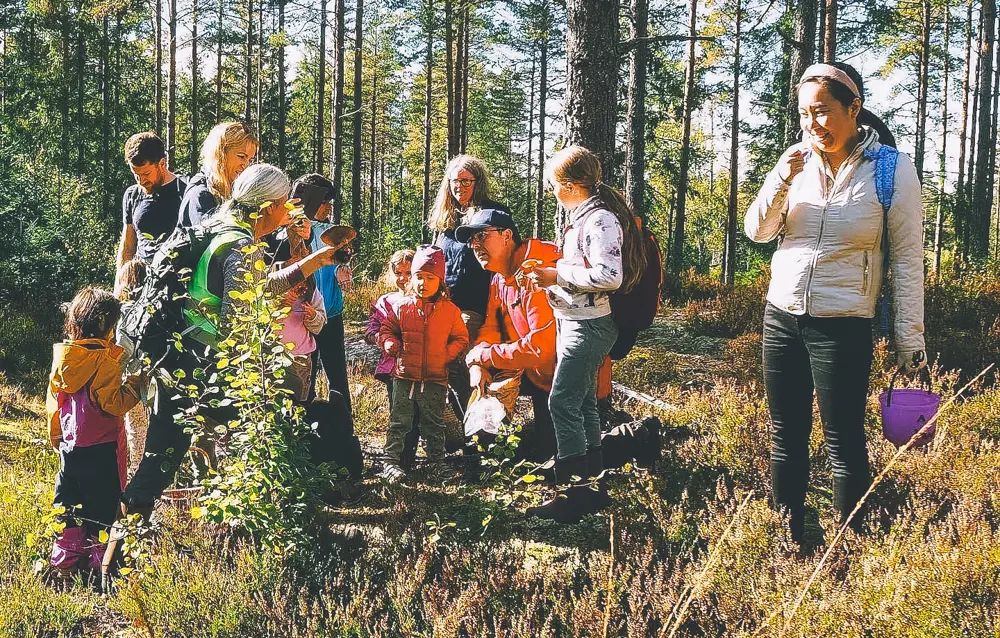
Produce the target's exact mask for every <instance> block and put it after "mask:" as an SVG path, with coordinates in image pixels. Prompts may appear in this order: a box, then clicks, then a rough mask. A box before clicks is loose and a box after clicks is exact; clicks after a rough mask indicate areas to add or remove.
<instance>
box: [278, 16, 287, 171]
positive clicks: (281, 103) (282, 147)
mask: <svg viewBox="0 0 1000 638" xmlns="http://www.w3.org/2000/svg"><path fill="white" fill-rule="evenodd" d="M278 32H279V37H280V38H281V44H280V45H279V46H278V166H279V167H281V169H282V170H284V168H285V164H286V159H287V158H286V157H285V152H286V145H287V143H288V133H287V131H286V130H285V122H286V119H287V115H288V114H287V112H286V109H287V99H288V98H287V89H286V87H285V1H284V0H278Z"/></svg>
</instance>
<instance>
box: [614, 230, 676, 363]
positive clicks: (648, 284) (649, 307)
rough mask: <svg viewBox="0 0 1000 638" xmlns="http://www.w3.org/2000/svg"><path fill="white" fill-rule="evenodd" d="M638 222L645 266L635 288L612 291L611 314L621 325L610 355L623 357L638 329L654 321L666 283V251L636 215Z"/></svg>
mask: <svg viewBox="0 0 1000 638" xmlns="http://www.w3.org/2000/svg"><path fill="white" fill-rule="evenodd" d="M636 224H637V225H638V226H639V229H640V232H641V233H642V244H643V249H644V250H645V252H646V269H645V270H643V271H642V276H640V277H639V281H637V282H635V285H634V286H632V290H629V291H628V292H625V291H623V290H620V289H619V290H617V291H615V292H613V293H611V299H610V300H611V316H612V318H613V319H614V320H615V325H616V326H618V340H617V341H615V345H614V346H612V348H611V358H612V359H613V360H615V361H618V360H619V359H624V358H625V356H626V355H627V354H628V353H629V352H631V351H632V348H633V347H634V346H635V340H636V338H637V337H638V335H639V332H641V331H643V330H645V329H646V328H648V327H650V326H651V325H653V319H655V318H656V313H657V311H659V309H660V286H661V285H662V284H663V254H662V253H661V252H660V245H659V244H658V243H657V241H656V236H655V235H653V233H651V232H649V229H648V228H645V227H644V226H643V225H642V221H641V220H640V219H639V218H638V217H637V218H636Z"/></svg>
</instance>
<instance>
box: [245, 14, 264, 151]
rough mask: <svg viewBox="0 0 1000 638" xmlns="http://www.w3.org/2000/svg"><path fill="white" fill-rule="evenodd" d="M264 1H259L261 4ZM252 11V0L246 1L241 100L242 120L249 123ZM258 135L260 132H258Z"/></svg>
mask: <svg viewBox="0 0 1000 638" xmlns="http://www.w3.org/2000/svg"><path fill="white" fill-rule="evenodd" d="M263 1H264V0H261V2H263ZM254 17H255V16H254V11H253V0H247V40H246V49H245V50H244V54H243V55H244V58H243V64H244V70H243V79H244V80H245V82H246V86H245V87H244V88H245V93H244V100H243V119H244V120H246V121H248V122H249V121H250V120H251V119H252V117H253V43H254V35H253V21H254ZM258 133H260V131H258Z"/></svg>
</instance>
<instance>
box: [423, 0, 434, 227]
mask: <svg viewBox="0 0 1000 638" xmlns="http://www.w3.org/2000/svg"><path fill="white" fill-rule="evenodd" d="M424 19H425V20H426V25H425V28H426V30H427V51H426V65H427V68H426V73H427V77H426V78H425V82H426V86H425V87H424V196H423V223H422V224H421V238H422V241H423V242H424V243H426V242H427V241H428V239H429V236H428V232H427V231H428V228H427V216H428V214H429V213H430V209H431V124H432V123H431V115H432V113H433V108H434V103H433V102H434V92H433V88H434V0H427V15H426V16H425V18H424Z"/></svg>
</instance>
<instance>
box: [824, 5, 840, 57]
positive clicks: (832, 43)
mask: <svg viewBox="0 0 1000 638" xmlns="http://www.w3.org/2000/svg"><path fill="white" fill-rule="evenodd" d="M823 5H824V7H825V12H824V16H823V18H824V21H825V23H826V24H825V26H824V28H823V61H824V62H827V63H830V62H835V61H836V60H837V13H838V5H837V0H824V3H823Z"/></svg>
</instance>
